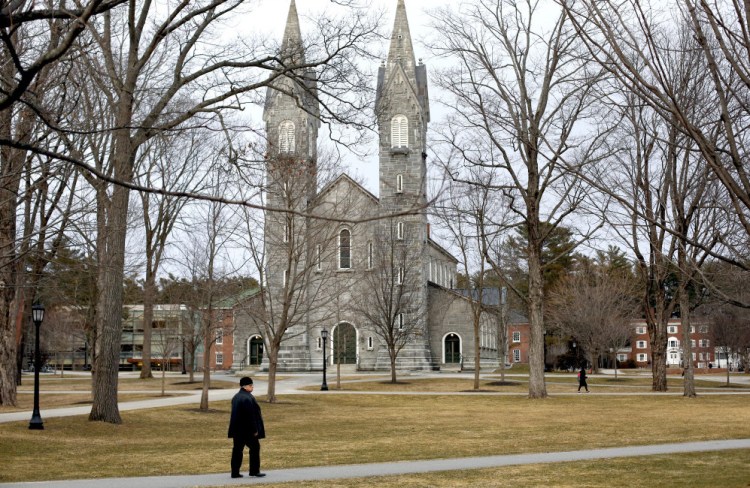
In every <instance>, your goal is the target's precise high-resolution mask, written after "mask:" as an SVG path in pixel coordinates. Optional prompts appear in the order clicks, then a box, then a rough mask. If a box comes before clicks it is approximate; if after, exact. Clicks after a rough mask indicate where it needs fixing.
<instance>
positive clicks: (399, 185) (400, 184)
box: [396, 175, 404, 193]
mask: <svg viewBox="0 0 750 488" xmlns="http://www.w3.org/2000/svg"><path fill="white" fill-rule="evenodd" d="M403 192H404V175H396V193H403Z"/></svg>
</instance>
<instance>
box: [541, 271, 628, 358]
mask: <svg viewBox="0 0 750 488" xmlns="http://www.w3.org/2000/svg"><path fill="white" fill-rule="evenodd" d="M635 291H636V290H635V289H634V287H633V281H632V280H631V279H628V278H627V277H625V276H621V275H617V274H607V273H605V272H603V271H602V270H591V271H590V272H582V273H579V274H575V275H572V276H569V277H566V278H563V280H562V281H561V282H560V283H558V285H557V286H556V287H555V289H554V291H552V292H551V293H550V297H549V302H548V303H549V308H548V310H547V313H548V320H549V321H550V322H551V323H552V324H554V325H557V326H558V327H560V329H561V330H562V331H563V332H564V333H566V334H568V335H571V336H573V337H574V338H575V340H576V341H577V342H578V343H579V347H581V346H583V349H584V350H585V351H586V353H587V354H588V355H589V362H590V363H591V365H592V368H597V367H598V364H599V358H600V357H601V355H602V354H607V353H608V352H609V350H610V349H612V350H613V352H614V353H615V354H616V353H617V350H618V349H620V348H621V347H624V345H625V344H626V343H627V341H628V340H629V339H630V336H631V333H632V326H631V323H632V320H633V319H634V318H635V317H636V316H637V310H638V308H637V300H636V294H635ZM615 370H617V366H616V365H615Z"/></svg>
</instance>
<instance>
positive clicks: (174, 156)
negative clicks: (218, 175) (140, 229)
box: [136, 130, 221, 378]
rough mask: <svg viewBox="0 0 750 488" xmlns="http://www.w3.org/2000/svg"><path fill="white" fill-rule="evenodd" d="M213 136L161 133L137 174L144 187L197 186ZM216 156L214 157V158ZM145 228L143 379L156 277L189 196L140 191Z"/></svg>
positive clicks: (148, 361)
mask: <svg viewBox="0 0 750 488" xmlns="http://www.w3.org/2000/svg"><path fill="white" fill-rule="evenodd" d="M210 139H211V138H210V137H209V136H208V134H206V133H205V132H204V131H198V130H193V131H186V132H185V133H178V134H177V135H176V136H175V135H173V136H169V135H166V134H165V135H162V136H161V137H160V138H156V139H154V140H152V141H151V143H150V144H149V146H148V147H147V148H146V151H145V153H144V156H145V159H146V160H145V161H143V162H142V163H141V165H140V168H139V170H138V174H137V175H136V181H139V180H143V184H142V186H146V187H156V186H161V187H162V188H169V189H171V190H173V191H176V192H181V191H190V190H194V189H197V187H199V185H200V184H201V176H200V175H201V174H206V173H207V172H208V170H209V168H200V166H201V164H202V163H204V162H208V161H211V159H212V158H211V157H205V155H203V154H201V153H202V152H203V151H205V150H208V148H211V149H213V150H215V151H216V154H221V151H219V150H218V149H217V148H214V147H213V144H210V142H209V141H210ZM199 145H202V146H203V148H204V149H203V151H201V148H200V147H199ZM214 159H215V158H214ZM198 189H199V188H198ZM140 197H141V204H142V208H143V218H144V231H145V238H146V239H145V241H146V242H145V260H146V273H145V277H144V281H143V369H142V370H141V378H151V377H152V374H151V323H152V321H153V314H154V299H155V297H156V278H157V275H158V273H159V271H160V267H161V264H162V260H163V258H164V254H165V251H166V248H167V245H168V243H169V239H170V237H171V235H172V230H173V229H174V228H175V225H176V224H177V222H178V219H179V214H180V212H181V211H182V209H183V208H184V207H185V205H186V203H187V202H188V199H187V198H179V197H174V196H170V195H153V194H151V193H147V192H141V193H140Z"/></svg>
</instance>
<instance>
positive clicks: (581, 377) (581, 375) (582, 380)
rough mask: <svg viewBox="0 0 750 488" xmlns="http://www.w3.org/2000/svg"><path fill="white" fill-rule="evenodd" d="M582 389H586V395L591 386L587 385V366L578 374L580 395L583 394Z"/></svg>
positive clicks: (582, 367)
mask: <svg viewBox="0 0 750 488" xmlns="http://www.w3.org/2000/svg"><path fill="white" fill-rule="evenodd" d="M581 387H583V388H586V393H588V392H589V385H588V383H586V366H585V365H583V366H581V371H579V372H578V393H581Z"/></svg>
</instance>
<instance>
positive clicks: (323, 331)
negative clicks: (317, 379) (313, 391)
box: [320, 327, 328, 391]
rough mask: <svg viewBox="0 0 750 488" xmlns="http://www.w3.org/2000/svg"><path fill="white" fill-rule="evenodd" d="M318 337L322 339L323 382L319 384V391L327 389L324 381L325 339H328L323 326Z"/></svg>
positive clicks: (326, 331)
mask: <svg viewBox="0 0 750 488" xmlns="http://www.w3.org/2000/svg"><path fill="white" fill-rule="evenodd" d="M320 338H321V339H323V384H322V385H320V391H328V383H326V341H327V340H328V330H326V328H325V327H323V330H321V331H320Z"/></svg>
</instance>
